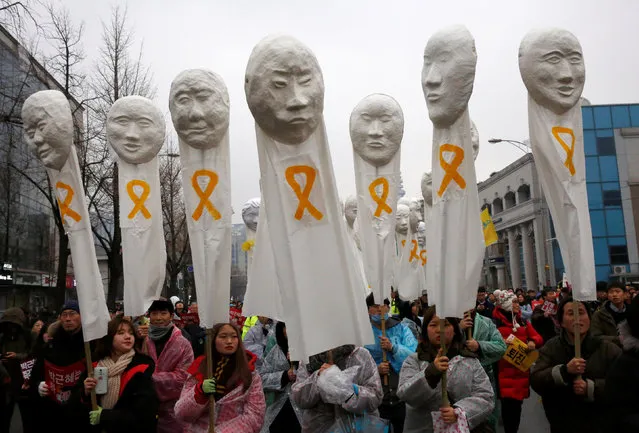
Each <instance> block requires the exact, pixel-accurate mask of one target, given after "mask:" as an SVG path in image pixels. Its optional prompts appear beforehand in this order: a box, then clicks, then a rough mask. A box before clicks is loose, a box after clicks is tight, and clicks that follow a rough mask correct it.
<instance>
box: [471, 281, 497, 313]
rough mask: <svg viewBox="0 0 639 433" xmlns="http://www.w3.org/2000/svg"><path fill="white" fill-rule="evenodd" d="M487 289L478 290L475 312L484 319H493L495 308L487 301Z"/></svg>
mask: <svg viewBox="0 0 639 433" xmlns="http://www.w3.org/2000/svg"><path fill="white" fill-rule="evenodd" d="M486 295H487V293H486V288H485V287H480V288H479V289H478V290H477V302H476V304H475V311H477V312H478V313H479V314H481V315H482V316H484V317H487V318H489V319H491V318H492V317H493V309H494V308H495V306H494V305H493V304H492V303H491V302H490V301H489V300H488V299H486Z"/></svg>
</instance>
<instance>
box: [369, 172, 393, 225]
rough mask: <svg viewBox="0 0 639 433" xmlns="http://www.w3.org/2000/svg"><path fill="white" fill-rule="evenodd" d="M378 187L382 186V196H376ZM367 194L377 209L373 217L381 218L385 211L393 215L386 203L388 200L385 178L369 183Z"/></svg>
mask: <svg viewBox="0 0 639 433" xmlns="http://www.w3.org/2000/svg"><path fill="white" fill-rule="evenodd" d="M379 185H381V186H382V196H381V197H380V196H379V195H377V191H376V190H375V188H377V187H378V186H379ZM368 192H369V193H370V195H371V198H372V199H373V201H374V202H375V203H377V209H375V217H377V218H379V217H380V216H382V212H384V211H386V212H388V213H389V214H392V213H393V209H392V208H391V207H390V206H389V205H388V204H387V203H386V199H387V198H388V192H389V188H388V180H387V179H386V178H385V177H379V178H377V179H375V180H374V181H372V182H371V184H370V185H369V186H368Z"/></svg>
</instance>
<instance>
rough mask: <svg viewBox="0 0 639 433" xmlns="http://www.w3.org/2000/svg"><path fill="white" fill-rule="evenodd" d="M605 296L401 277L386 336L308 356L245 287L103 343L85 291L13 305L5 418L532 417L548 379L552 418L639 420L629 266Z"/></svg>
mask: <svg viewBox="0 0 639 433" xmlns="http://www.w3.org/2000/svg"><path fill="white" fill-rule="evenodd" d="M597 297H598V300H597V301H596V302H587V303H584V302H579V301H573V299H572V298H571V296H570V290H569V289H567V288H564V289H559V290H555V289H553V288H547V289H544V290H543V291H542V292H541V293H537V292H536V291H533V290H530V291H528V292H523V291H522V290H514V291H513V290H495V291H494V292H492V293H488V292H487V290H486V289H485V288H481V287H480V288H479V290H478V292H477V302H476V306H475V308H474V309H472V310H471V311H468V312H467V314H465V315H464V317H459V318H455V317H447V318H440V317H439V316H438V315H437V308H436V306H429V305H428V297H427V295H426V293H423V295H422V296H421V297H420V298H419V299H416V300H413V301H412V302H409V301H404V300H402V299H401V298H400V296H399V294H398V293H397V292H395V291H392V290H391V296H390V297H389V299H387V300H384V302H383V303H381V304H378V303H376V302H375V300H374V299H373V297H372V296H369V297H368V298H366V304H367V307H368V313H369V317H370V323H371V327H372V330H373V334H374V337H375V342H374V344H371V345H368V346H365V347H356V346H353V345H345V346H340V347H335V348H333V349H331V350H329V351H326V352H324V353H320V354H316V355H314V356H311V357H310V358H309V359H305V360H301V361H299V362H298V361H296V360H291V358H290V353H289V347H288V338H287V328H286V324H285V323H283V322H277V321H274V320H271V319H269V318H267V317H258V316H254V317H243V316H242V315H241V308H242V305H241V303H235V302H234V303H232V304H231V306H230V314H229V321H228V322H227V323H219V324H217V325H215V326H214V328H213V329H212V330H208V334H207V330H204V329H202V328H201V327H200V326H199V320H198V315H197V313H198V307H197V303H195V302H192V303H191V304H190V305H188V306H186V305H185V303H184V302H182V301H180V300H179V299H177V298H172V299H171V300H165V299H158V300H156V301H154V302H153V303H152V305H151V306H150V308H149V310H148V313H147V314H146V315H145V316H142V317H137V318H130V317H125V316H123V315H122V313H114V314H113V318H112V320H111V322H110V323H109V326H108V333H107V335H106V336H105V337H103V338H102V339H100V340H99V341H94V342H91V343H90V344H88V345H85V342H84V339H83V336H82V321H81V317H82V316H81V313H82V312H81V311H80V309H79V306H78V303H77V302H76V301H72V300H71V301H67V302H66V303H65V304H64V305H63V306H62V307H61V309H60V313H59V314H57V315H52V316H51V317H46V316H44V317H37V316H36V317H34V316H32V315H29V314H28V313H27V312H25V311H24V310H23V309H21V308H10V309H8V310H6V311H5V312H4V314H3V316H2V318H1V319H0V350H1V353H2V362H1V363H0V386H1V387H2V389H1V392H2V395H1V396H0V397H1V398H0V423H1V425H0V430H1V431H3V432H5V431H6V432H8V431H10V427H11V420H12V417H13V413H14V410H15V408H16V407H18V408H19V412H20V415H21V419H22V426H23V431H24V432H25V433H31V432H43V431H57V430H55V426H56V425H60V426H63V430H64V431H65V432H67V433H75V432H90V431H95V432H107V433H110V432H118V433H129V432H130V433H133V432H135V433H151V432H160V433H169V432H190V433H201V432H208V429H209V425H210V424H211V423H214V425H215V431H216V432H218V433H237V432H241V433H244V432H245V433H251V432H253V433H257V432H264V433H267V432H271V433H275V432H293V433H295V432H303V433H325V432H331V433H333V432H354V431H370V432H383V431H389V432H395V433H402V432H406V433H426V432H434V431H441V430H439V429H441V426H442V425H443V426H446V425H454V424H456V423H459V424H460V425H468V427H469V430H470V431H471V432H475V433H478V432H496V431H497V428H498V425H503V429H504V431H505V433H516V432H517V431H518V430H519V426H520V423H521V421H522V419H521V413H522V405H523V402H524V400H525V399H527V398H528V397H529V396H530V395H531V391H530V390H531V388H532V389H533V390H534V391H535V392H536V393H537V394H538V395H539V396H540V397H541V400H542V403H543V408H544V411H545V414H546V417H547V419H548V423H549V425H550V428H551V432H552V433H572V432H575V433H576V432H579V433H590V432H592V433H607V432H611V433H612V432H615V433H616V432H619V433H630V432H634V433H636V432H639V298H638V297H636V290H635V289H634V288H632V287H627V286H625V285H623V284H620V283H616V282H613V283H610V284H605V283H602V284H598V287H597ZM440 319H442V320H440ZM318 326H321V324H318ZM207 335H209V336H210V338H211V353H212V356H211V358H210V359H207V357H206V356H205V350H204V348H205V341H206V338H207ZM577 336H578V338H579V341H580V354H577V353H576V352H577V351H576V349H575V346H576V344H575V340H576V338H577ZM518 344H519V345H520V346H521V347H519V346H517V345H518ZM518 347H519V348H518ZM87 354H91V359H92V361H93V365H92V366H93V369H92V370H94V371H95V372H97V371H101V372H103V376H105V377H106V380H105V382H106V383H105V384H104V383H102V384H101V380H103V378H100V377H99V375H98V374H92V373H89V370H88V369H87V362H86V356H87ZM527 360H529V361H531V362H530V365H528V364H526V362H527ZM444 386H445V390H446V391H447V399H448V402H446V401H444V400H443V394H444V393H443V392H442V387H444ZM98 391H99V392H98ZM447 403H448V404H447ZM524 421H525V420H524ZM385 429H386V430H385ZM60 431H62V430H60Z"/></svg>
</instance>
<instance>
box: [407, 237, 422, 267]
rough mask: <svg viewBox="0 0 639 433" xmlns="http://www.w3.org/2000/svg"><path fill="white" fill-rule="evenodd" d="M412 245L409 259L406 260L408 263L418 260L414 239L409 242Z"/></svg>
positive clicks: (417, 247) (417, 248) (416, 244)
mask: <svg viewBox="0 0 639 433" xmlns="http://www.w3.org/2000/svg"><path fill="white" fill-rule="evenodd" d="M411 242H412V243H413V249H411V250H410V257H409V258H408V263H412V261H413V259H417V260H419V259H420V257H419V253H418V251H419V244H418V243H417V241H416V240H415V239H413V240H412V241H411Z"/></svg>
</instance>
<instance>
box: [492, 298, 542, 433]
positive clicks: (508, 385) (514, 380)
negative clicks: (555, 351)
mask: <svg viewBox="0 0 639 433" xmlns="http://www.w3.org/2000/svg"><path fill="white" fill-rule="evenodd" d="M493 320H494V321H495V325H496V326H497V330H498V331H499V333H500V334H501V335H502V337H503V338H504V340H506V339H507V338H508V337H509V336H510V335H511V334H512V335H514V336H515V337H517V338H518V339H520V340H521V341H523V342H524V343H526V344H527V345H528V350H529V351H533V350H535V349H536V348H538V347H541V345H542V344H543V342H544V340H543V339H542V338H541V336H540V335H539V334H538V333H537V331H535V328H533V327H532V325H531V324H530V323H526V321H524V320H523V318H522V314H521V309H520V307H519V301H517V297H516V296H515V294H514V293H512V292H507V291H505V290H495V309H494V310H493ZM497 383H498V389H499V400H500V402H501V416H502V421H503V422H504V432H505V433H517V431H518V430H519V422H520V420H521V408H522V405H523V402H524V400H525V399H527V398H528V397H529V396H530V372H529V371H521V370H520V369H518V368H517V367H515V366H514V365H513V364H511V363H509V362H508V361H506V360H505V359H503V358H502V359H500V360H499V364H498V365H497Z"/></svg>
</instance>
